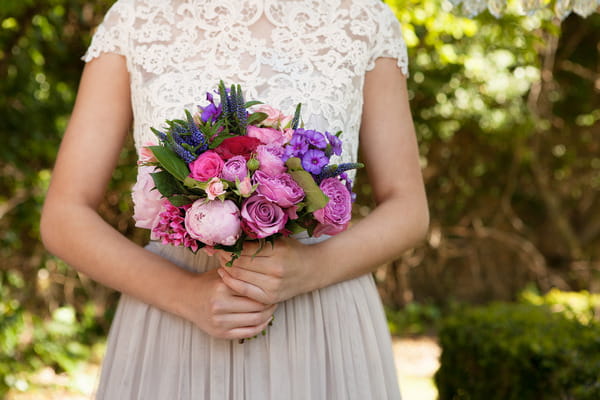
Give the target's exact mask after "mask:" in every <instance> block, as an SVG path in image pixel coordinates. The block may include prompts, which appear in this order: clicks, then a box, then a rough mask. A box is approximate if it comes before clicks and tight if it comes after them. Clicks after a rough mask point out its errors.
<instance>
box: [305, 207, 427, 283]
mask: <svg viewBox="0 0 600 400" xmlns="http://www.w3.org/2000/svg"><path fill="white" fill-rule="evenodd" d="M428 224H429V214H428V211H427V203H426V200H425V198H424V196H422V198H421V196H414V197H406V198H403V197H401V196H396V197H394V198H391V199H389V200H387V201H384V202H382V203H381V204H380V205H379V206H378V207H376V208H375V209H374V210H373V212H371V213H370V214H369V215H368V216H367V217H366V218H363V219H362V220H360V221H359V222H358V223H356V224H355V225H353V226H352V227H351V228H350V229H348V230H347V231H345V232H342V233H340V234H338V235H336V236H334V237H332V238H330V239H328V240H326V241H324V242H321V243H319V244H317V245H315V246H314V254H315V255H316V257H317V258H318V259H319V260H320V261H319V262H318V263H317V264H319V265H318V266H316V267H315V268H316V269H317V270H316V271H315V276H316V277H317V279H316V281H315V283H314V284H315V285H316V288H322V287H326V286H329V285H331V284H334V283H337V282H341V281H344V280H348V279H352V278H355V277H358V276H361V275H364V274H366V273H369V272H372V271H374V270H375V269H376V268H377V267H379V266H380V265H383V264H384V263H386V262H389V261H391V260H393V259H395V258H397V257H399V256H400V255H401V254H402V253H403V252H404V251H406V250H408V249H410V248H411V247H414V246H415V245H416V244H418V243H419V242H420V241H421V240H423V238H424V237H425V235H426V233H427V228H428Z"/></svg>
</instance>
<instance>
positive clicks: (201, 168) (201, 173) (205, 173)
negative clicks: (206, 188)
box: [189, 150, 224, 182]
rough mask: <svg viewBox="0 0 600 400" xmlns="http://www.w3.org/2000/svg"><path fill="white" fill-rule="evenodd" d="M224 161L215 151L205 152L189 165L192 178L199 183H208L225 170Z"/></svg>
mask: <svg viewBox="0 0 600 400" xmlns="http://www.w3.org/2000/svg"><path fill="white" fill-rule="evenodd" d="M223 165H224V163H223V160H222V159H221V157H219V155H218V154H217V153H215V152H214V151H211V150H209V151H205V152H204V153H202V154H200V155H199V156H198V158H196V159H195V160H194V161H192V162H191V163H190V164H189V167H190V171H191V172H190V175H189V176H190V177H192V178H194V179H195V180H197V181H201V182H207V181H209V180H210V179H211V178H214V177H219V176H220V175H221V171H222V170H223Z"/></svg>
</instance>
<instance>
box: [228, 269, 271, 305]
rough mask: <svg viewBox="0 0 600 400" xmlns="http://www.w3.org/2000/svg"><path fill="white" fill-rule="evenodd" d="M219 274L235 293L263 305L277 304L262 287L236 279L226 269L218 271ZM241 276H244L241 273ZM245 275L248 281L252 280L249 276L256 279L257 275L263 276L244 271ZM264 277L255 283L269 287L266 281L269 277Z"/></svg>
mask: <svg viewBox="0 0 600 400" xmlns="http://www.w3.org/2000/svg"><path fill="white" fill-rule="evenodd" d="M217 272H218V273H219V275H220V276H221V279H222V280H223V283H225V285H227V286H228V287H229V288H230V289H231V290H233V291H234V292H236V293H238V294H240V295H242V296H245V297H248V298H250V299H253V300H255V301H257V302H259V303H263V304H274V303H277V299H275V298H273V295H272V294H271V293H270V292H267V291H265V290H263V288H262V287H260V286H257V285H255V284H253V283H249V282H245V281H243V280H240V279H237V278H236V277H234V276H232V275H231V273H230V272H229V271H228V270H227V269H225V268H219V269H218V270H217ZM240 274H242V273H241V272H240ZM243 275H245V276H246V277H247V279H250V278H248V277H249V276H252V277H254V276H256V275H263V274H258V273H256V272H252V271H247V270H244V272H243ZM263 277H264V278H263ZM263 277H261V278H256V280H255V282H256V281H257V280H258V281H259V282H261V283H263V284H264V285H265V286H264V287H268V286H269V284H268V282H267V281H266V280H267V279H268V278H269V277H268V276H266V275H263Z"/></svg>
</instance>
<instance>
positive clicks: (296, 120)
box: [292, 103, 302, 129]
mask: <svg viewBox="0 0 600 400" xmlns="http://www.w3.org/2000/svg"><path fill="white" fill-rule="evenodd" d="M301 108H302V103H298V105H297V106H296V112H294V118H292V129H297V128H298V124H299V123H300V109H301Z"/></svg>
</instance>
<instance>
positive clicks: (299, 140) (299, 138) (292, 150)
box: [284, 131, 308, 159]
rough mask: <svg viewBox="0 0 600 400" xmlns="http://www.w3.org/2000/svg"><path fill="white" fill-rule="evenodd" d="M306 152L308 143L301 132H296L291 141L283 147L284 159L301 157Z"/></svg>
mask: <svg viewBox="0 0 600 400" xmlns="http://www.w3.org/2000/svg"><path fill="white" fill-rule="evenodd" d="M307 151H308V142H307V141H306V138H305V137H304V135H303V134H302V133H301V132H298V131H296V132H295V133H294V134H293V135H292V140H290V143H289V144H288V145H287V146H286V147H285V154H284V158H285V159H288V158H290V157H302V156H303V155H304V153H306V152H307Z"/></svg>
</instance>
